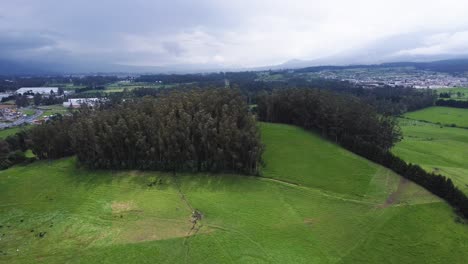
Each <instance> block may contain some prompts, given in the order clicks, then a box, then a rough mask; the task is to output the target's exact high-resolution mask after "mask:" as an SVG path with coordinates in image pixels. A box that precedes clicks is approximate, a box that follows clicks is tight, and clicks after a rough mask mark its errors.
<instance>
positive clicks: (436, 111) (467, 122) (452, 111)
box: [404, 106, 468, 128]
mask: <svg viewBox="0 0 468 264" xmlns="http://www.w3.org/2000/svg"><path fill="white" fill-rule="evenodd" d="M404 117H406V118H410V119H414V120H423V121H427V122H431V123H434V124H442V125H445V126H451V125H456V126H458V127H465V128H468V109H463V108H453V107H444V106H433V107H429V108H424V109H422V110H418V111H414V112H409V113H406V114H405V115H404Z"/></svg>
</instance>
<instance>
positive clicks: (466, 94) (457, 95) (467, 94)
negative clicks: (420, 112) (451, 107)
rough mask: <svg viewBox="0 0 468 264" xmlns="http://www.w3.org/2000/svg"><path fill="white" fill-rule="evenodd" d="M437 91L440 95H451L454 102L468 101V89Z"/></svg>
mask: <svg viewBox="0 0 468 264" xmlns="http://www.w3.org/2000/svg"><path fill="white" fill-rule="evenodd" d="M436 91H437V93H438V94H441V93H449V94H450V99H453V100H468V88H467V87H456V88H440V89H436ZM447 99H448V98H447Z"/></svg>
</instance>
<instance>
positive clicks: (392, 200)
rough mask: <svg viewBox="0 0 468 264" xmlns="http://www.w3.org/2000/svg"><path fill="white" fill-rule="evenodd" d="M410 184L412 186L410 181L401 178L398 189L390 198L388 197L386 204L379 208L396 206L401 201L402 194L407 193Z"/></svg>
mask: <svg viewBox="0 0 468 264" xmlns="http://www.w3.org/2000/svg"><path fill="white" fill-rule="evenodd" d="M409 184H410V181H409V180H407V179H405V178H403V177H400V182H398V187H397V189H396V190H395V191H394V192H392V193H391V194H390V196H388V198H387V200H386V201H385V203H383V204H382V205H380V206H379V207H380V208H387V207H390V206H392V205H394V204H396V203H397V202H398V201H399V199H400V196H401V194H402V193H403V192H404V191H405V189H406V188H407V187H408V185H409Z"/></svg>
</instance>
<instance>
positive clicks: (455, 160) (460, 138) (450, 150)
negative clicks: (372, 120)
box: [393, 107, 468, 194]
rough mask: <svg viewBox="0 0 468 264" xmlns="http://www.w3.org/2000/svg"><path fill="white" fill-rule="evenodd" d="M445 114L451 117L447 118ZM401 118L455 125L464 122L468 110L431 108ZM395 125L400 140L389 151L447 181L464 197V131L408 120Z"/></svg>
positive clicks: (467, 141) (467, 179) (467, 132)
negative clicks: (457, 188) (401, 137)
mask: <svg viewBox="0 0 468 264" xmlns="http://www.w3.org/2000/svg"><path fill="white" fill-rule="evenodd" d="M449 113H453V114H454V115H455V116H453V117H451V116H450V115H449ZM405 116H406V117H412V118H415V119H421V120H427V121H431V122H440V123H451V122H457V125H458V124H463V122H467V121H468V109H457V108H447V107H431V108H430V109H426V111H425V110H421V111H417V112H412V113H408V114H406V115H405ZM448 120H450V121H448ZM399 123H400V126H401V128H402V132H403V137H404V138H403V140H402V141H401V142H399V143H398V144H397V145H396V146H395V147H394V148H393V152H394V153H395V154H396V155H398V156H400V157H401V158H402V159H404V160H406V161H408V162H412V163H416V164H419V165H421V166H422V167H423V168H424V169H425V170H426V171H429V172H434V173H437V174H442V175H444V176H447V177H449V178H451V179H452V181H453V182H454V184H455V185H457V186H458V187H459V188H460V189H461V190H462V191H464V192H465V193H466V194H468V162H467V157H468V129H465V128H456V127H446V126H441V125H438V124H434V123H427V122H421V121H417V120H410V119H400V120H399ZM460 126H461V125H460ZM467 126H468V125H467Z"/></svg>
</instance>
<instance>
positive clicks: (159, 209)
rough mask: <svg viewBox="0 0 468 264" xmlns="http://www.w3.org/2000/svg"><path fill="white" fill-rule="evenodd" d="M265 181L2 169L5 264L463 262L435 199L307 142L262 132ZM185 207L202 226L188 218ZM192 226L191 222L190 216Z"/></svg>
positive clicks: (462, 247) (67, 166) (298, 135)
mask: <svg viewBox="0 0 468 264" xmlns="http://www.w3.org/2000/svg"><path fill="white" fill-rule="evenodd" d="M261 130H262V137H263V141H264V144H265V145H266V152H265V154H264V160H265V164H266V166H265V168H264V170H263V173H262V174H263V177H261V178H259V177H249V176H240V175H230V174H222V175H213V174H178V175H176V176H173V175H172V174H166V173H160V172H141V171H89V170H86V169H84V168H80V167H79V166H77V164H76V161H75V159H74V158H66V159H61V160H58V161H53V162H47V161H43V162H36V163H34V164H31V165H28V166H17V167H14V168H11V169H8V170H5V171H1V172H0V200H1V201H2V203H1V206H0V226H1V228H0V234H1V240H0V251H1V252H0V262H4V263H64V262H69V263H78V262H82V263H129V262H133V263H135V262H137V263H181V262H182V263H200V262H204V263H312V262H315V263H376V262H379V263H385V262H387V263H410V262H411V263H440V262H445V263H461V262H463V261H464V260H465V259H466V258H467V257H468V252H467V251H466V247H467V244H466V241H468V229H467V228H466V225H462V224H459V223H456V222H455V221H454V218H455V216H454V214H453V213H452V209H451V208H450V207H449V206H448V205H447V204H446V203H444V202H442V201H441V200H440V199H439V198H437V197H434V196H433V195H431V194H430V193H428V192H427V191H425V190H423V189H422V188H421V187H419V186H417V185H415V184H413V183H411V182H409V181H406V180H404V179H402V178H401V177H399V176H398V175H395V174H394V173H392V172H390V171H388V170H386V169H384V168H382V167H380V166H378V165H376V164H373V163H370V162H368V161H367V160H365V159H363V158H360V157H358V156H356V155H354V154H352V153H350V152H348V151H346V150H344V149H342V148H340V147H338V146H336V145H335V144H332V143H329V142H327V141H324V140H323V139H322V138H320V137H319V136H317V135H315V134H311V133H309V132H306V131H304V130H302V129H300V128H297V127H294V126H288V125H277V124H266V123H263V124H261ZM194 211H197V212H200V214H201V217H200V218H201V219H200V220H198V221H192V222H191V221H190V219H191V216H193V215H192V213H193V212H194ZM192 220H193V217H192Z"/></svg>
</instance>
